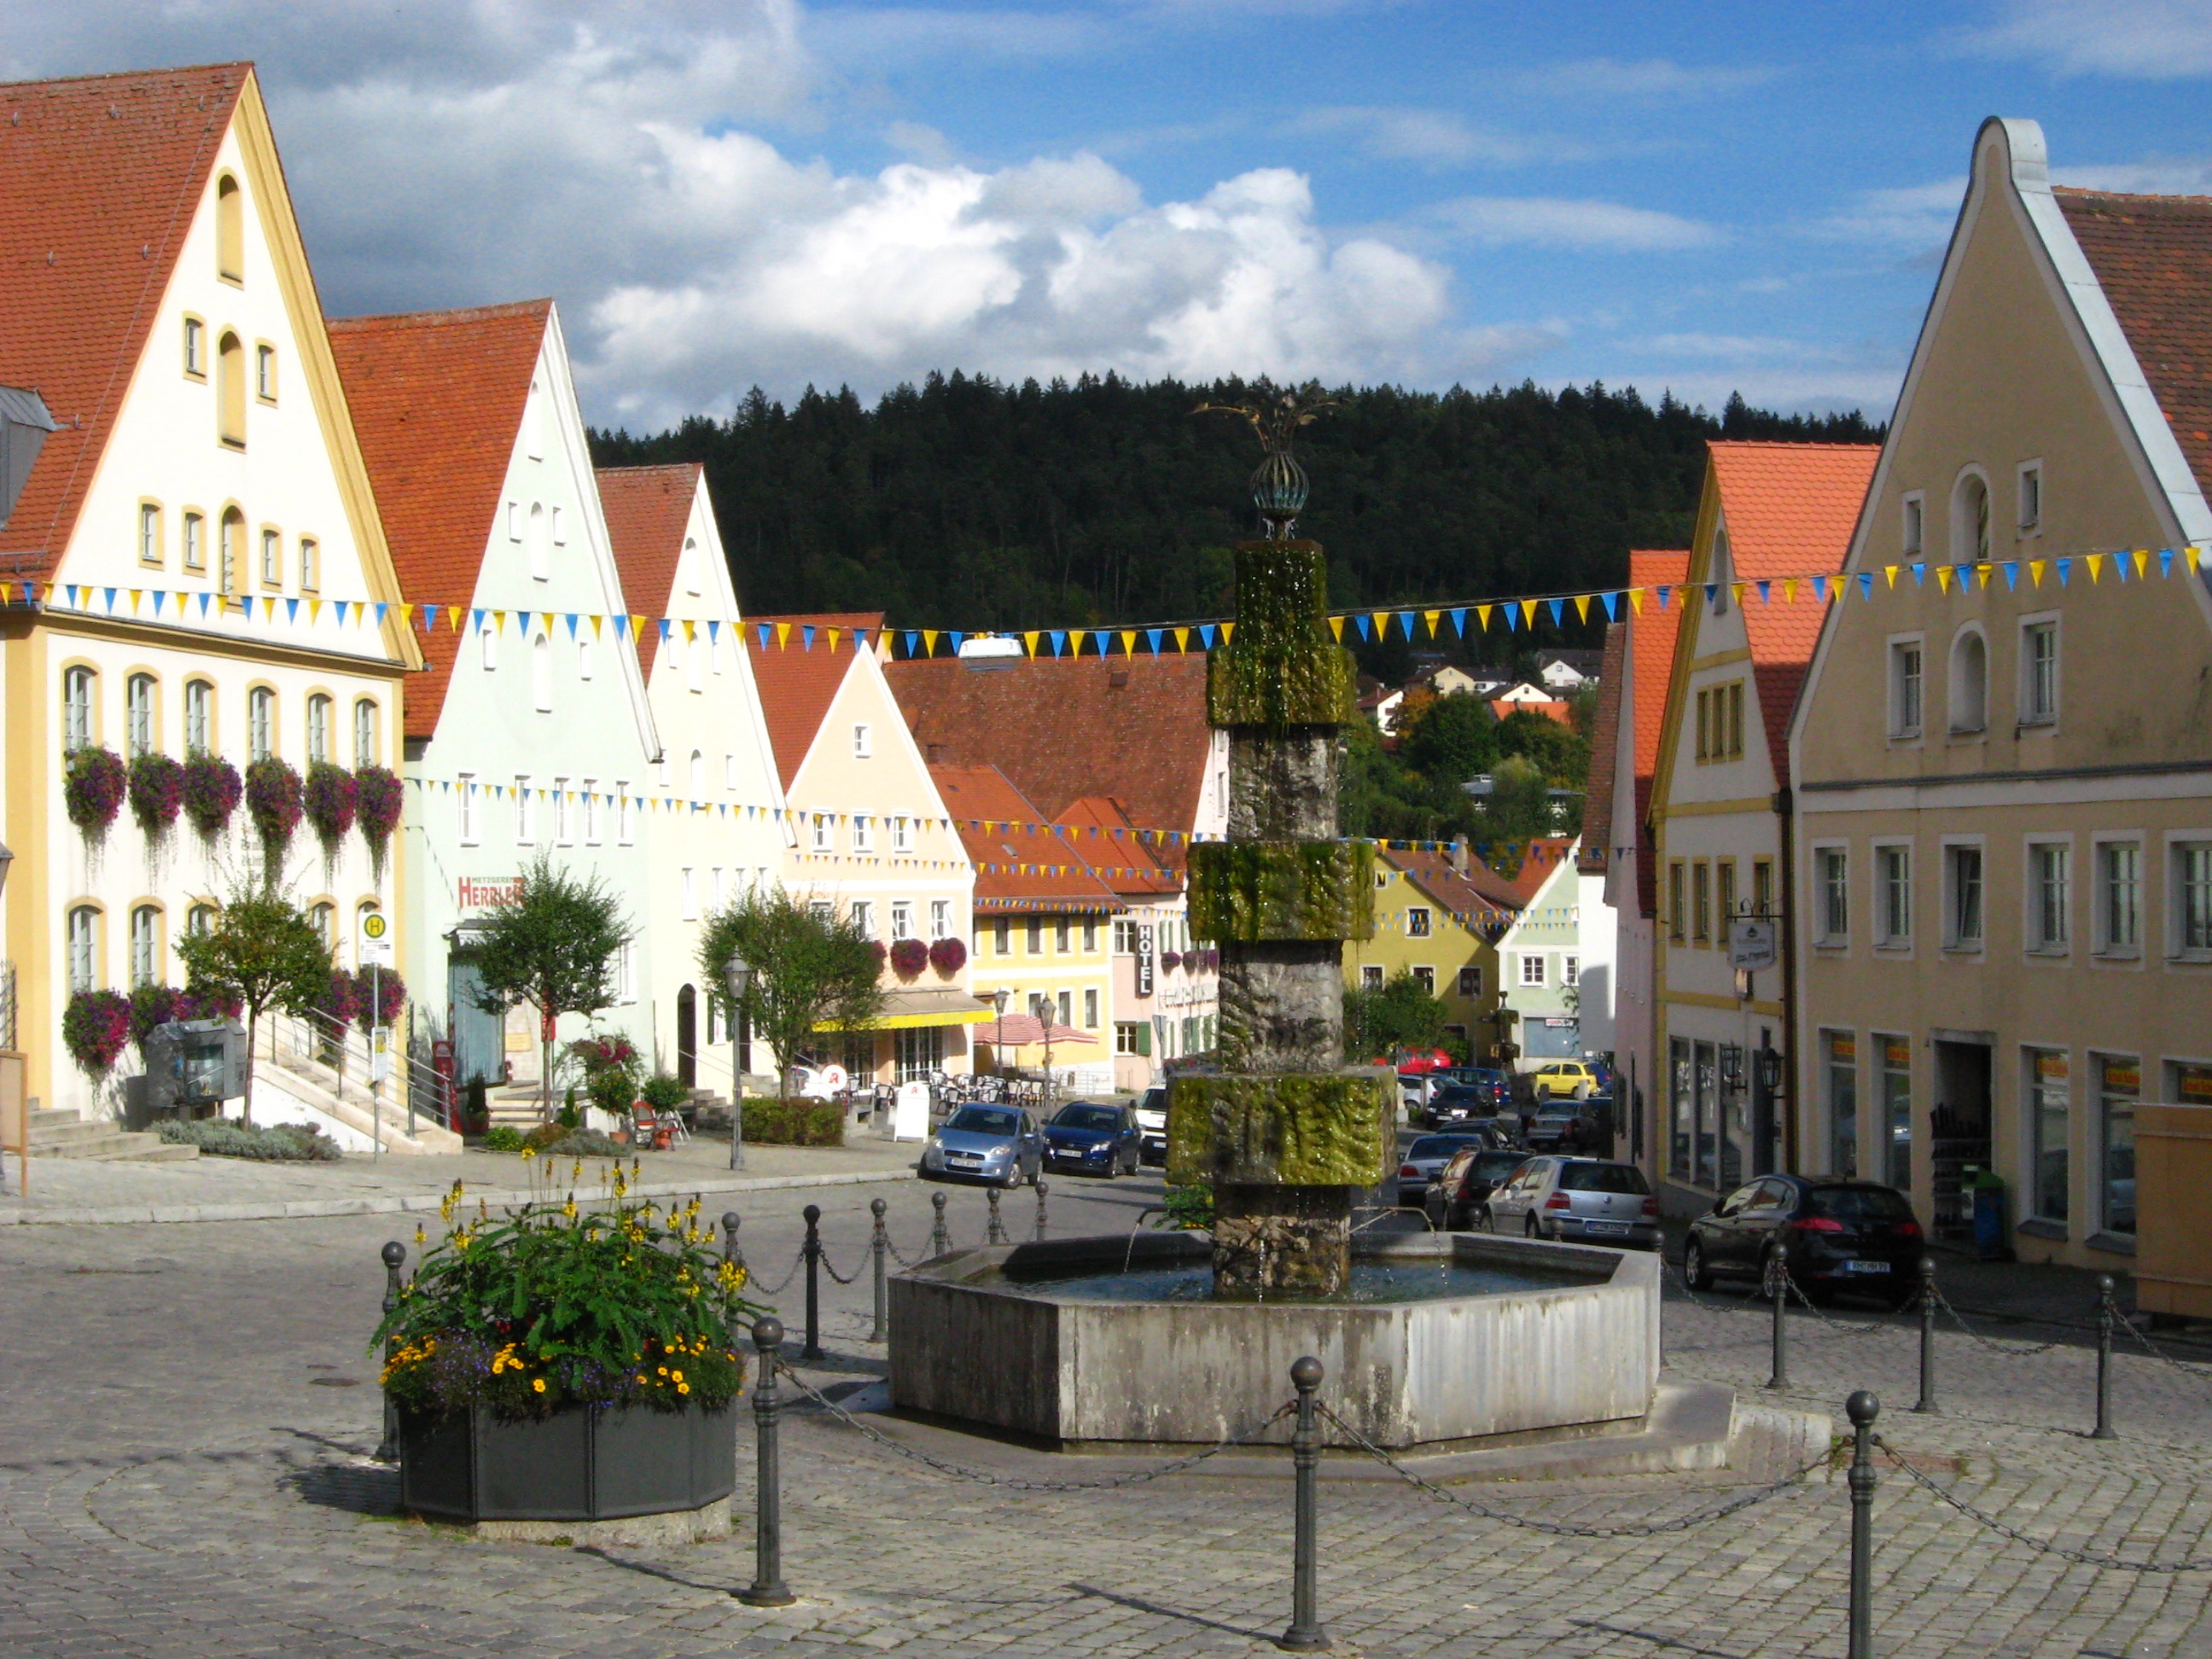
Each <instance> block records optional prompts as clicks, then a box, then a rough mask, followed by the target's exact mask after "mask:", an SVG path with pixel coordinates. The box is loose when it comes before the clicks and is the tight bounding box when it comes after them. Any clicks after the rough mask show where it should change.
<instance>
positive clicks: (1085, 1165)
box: [1044, 1100, 1144, 1181]
mask: <svg viewBox="0 0 2212 1659" xmlns="http://www.w3.org/2000/svg"><path fill="white" fill-rule="evenodd" d="M1143 1156H1144V1137H1143V1133H1142V1132H1141V1131H1140V1130H1139V1128H1138V1127H1137V1115H1136V1113H1135V1112H1133V1110H1131V1109H1129V1108H1128V1107H1127V1106H1101V1105H1097V1104H1096V1103H1092V1102H1091V1101H1087V1100H1077V1101H1071V1102H1070V1103H1068V1104H1066V1105H1065V1106H1063V1107H1061V1108H1060V1110H1058V1111H1057V1112H1055V1113H1054V1114H1053V1117H1052V1121H1050V1122H1049V1123H1048V1124H1046V1125H1045V1126H1044V1157H1045V1162H1046V1163H1047V1164H1050V1165H1051V1166H1052V1167H1053V1168H1054V1169H1055V1170H1080V1171H1082V1172H1083V1173H1084V1174H1085V1175H1095V1176H1105V1177H1106V1178H1107V1179H1108V1180H1109V1181H1110V1180H1111V1179H1113V1177H1114V1176H1117V1175H1134V1174H1136V1173H1137V1165H1138V1164H1139V1161H1140V1160H1141V1159H1142V1158H1143Z"/></svg>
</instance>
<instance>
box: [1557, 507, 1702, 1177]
mask: <svg viewBox="0 0 2212 1659" xmlns="http://www.w3.org/2000/svg"><path fill="white" fill-rule="evenodd" d="M1689 568H1690V556H1689V554H1688V553H1687V552H1668V551H1658V550H1644V549H1638V550H1632V551H1631V552H1630V554H1629V556H1628V580H1629V584H1630V586H1633V587H1636V588H1638V589H1641V590H1642V591H1643V592H1644V601H1643V603H1642V605H1640V606H1637V605H1632V606H1631V607H1629V609H1628V610H1627V611H1626V612H1625V613H1624V614H1623V615H1622V617H1621V618H1620V621H1618V622H1616V623H1613V626H1612V628H1611V629H1608V630H1607V640H1606V665H1607V671H1606V674H1605V683H1604V686H1603V688H1602V690H1601V692H1600V696H1601V702H1600V703H1599V709H1598V725H1597V727H1596V728H1595V732H1594V733H1593V737H1594V738H1597V737H1598V736H1599V735H1600V734H1602V733H1603V732H1604V731H1605V729H1606V727H1605V717H1606V716H1605V711H1606V709H1607V708H1608V707H1610V708H1612V710H1613V727H1612V741H1611V742H1610V743H1609V744H1606V745H1605V748H1606V750H1607V753H1606V754H1599V753H1594V754H1593V755H1592V757H1591V760H1590V778H1589V799H1588V800H1587V802H1586V803H1585V805H1584V807H1583V811H1584V817H1583V848H1582V850H1581V853H1580V854H1578V856H1579V857H1580V859H1581V860H1582V866H1583V873H1585V874H1589V873H1590V866H1591V862H1592V854H1593V846H1592V843H1593V842H1597V841H1600V840H1602V842H1604V846H1603V848H1602V853H1603V857H1602V862H1601V867H1602V869H1603V871H1604V878H1605V884H1604V887H1603V889H1602V890H1601V893H1602V896H1603V898H1604V901H1605V903H1606V904H1607V906H1608V907H1609V908H1611V910H1612V912H1613V920H1614V935H1613V1045H1612V1047H1613V1066H1614V1069H1615V1070H1616V1071H1617V1072H1618V1073H1620V1082H1619V1083H1618V1085H1616V1097H1617V1099H1618V1101H1619V1103H1620V1104H1619V1107H1618V1109H1617V1110H1616V1111H1615V1114H1614V1124H1615V1127H1616V1128H1617V1129H1618V1130H1619V1132H1620V1133H1621V1134H1622V1135H1623V1136H1624V1137H1625V1138H1626V1145H1625V1146H1623V1147H1622V1148H1621V1151H1622V1152H1623V1155H1624V1156H1626V1157H1627V1158H1632V1159H1633V1160H1635V1161H1636V1162H1637V1163H1638V1164H1641V1165H1642V1166H1643V1167H1644V1170H1645V1172H1646V1173H1647V1174H1650V1173H1651V1171H1652V1169H1653V1164H1652V1161H1651V1149H1652V1147H1653V1146H1655V1145H1656V1140H1655V1139H1654V1137H1653V1133H1652V1131H1653V1125H1654V1117H1653V1113H1652V1106H1653V1104H1654V1103H1656V1102H1658V1101H1660V1100H1663V1099H1664V1098H1665V1094H1664V1088H1665V1067H1664V1066H1663V1065H1662V1063H1661V1061H1660V1060H1659V1058H1658V1056H1659V1055H1660V1054H1661V1053H1662V1050H1661V1049H1660V1048H1658V1047H1657V1046H1656V1023H1655V1019H1654V1002H1653V975H1654V972H1655V970H1656V960H1655V957H1654V956H1653V941H1654V938H1655V930H1654V927H1653V921H1654V917H1655V915H1656V910H1657V903H1658V878H1657V874H1656V862H1655V860H1654V855H1653V852H1652V845H1651V832H1650V811H1651V781H1652V775H1653V774H1654V773H1655V772H1656V769H1657V768H1658V764H1659V732H1660V728H1661V726H1662V725H1663V724H1664V722H1665V719H1666V714H1667V687H1668V682H1669V680H1670V679H1671V678H1673V675H1674V627H1675V624H1676V623H1678V622H1679V621H1680V619H1681V615H1682V612H1681V608H1680V605H1678V604H1675V603H1674V590H1675V589H1676V588H1677V587H1679V586H1680V585H1681V582H1682V579H1683V577H1684V576H1685V575H1686V574H1687V572H1688V570H1689ZM1662 587H1664V588H1666V589H1667V590H1668V600H1669V602H1668V604H1667V605H1663V606H1662V605H1660V604H1659V603H1658V601H1657V597H1656V594H1657V590H1658V589H1659V588H1662ZM1607 754H1609V757H1610V764H1609V765H1608V763H1607Z"/></svg>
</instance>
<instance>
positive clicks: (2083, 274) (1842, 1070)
mask: <svg viewBox="0 0 2212 1659" xmlns="http://www.w3.org/2000/svg"><path fill="white" fill-rule="evenodd" d="M2208 312H2212V201H2208V200H2206V199H2205V198H2203V197H2150V196H2122V195H2115V194H2111V193H2108V192H2104V191H2080V190H2069V189H2062V188H2058V187H2057V186H2054V185H2052V184H2051V177H2050V172H2049V167H2048V163H2047V160H2046V156H2045V149H2044V139H2043V134H2042V131H2041V130H2040V129H2039V127H2037V125H2035V124H2034V123H2033V122H2032V121H2008V120H1992V121H1990V122H1987V123H1985V124H1984V125H1983V127H1982V128H1981V130H1980V131H1979V132H1978V134H1977V136H1976V137H1975V140H1974V145H1973V152H1972V171H1971V176H1970V178H1969V180H1968V183H1967V186H1966V197H1965V200H1964V202H1963V203H1962V204H1961V205H1960V211H1959V218H1958V222H1957V225H1956V227H1955V228H1954V230H1953V232H1952V236H1951V241H1950V246H1949V247H1948V250H1947V252H1946V253H1945V256H1944V260H1943V264H1942V271H1941V274H1940V275H1939V276H1937V278H1936V289H1935V294H1934V297H1933V299H1932V300H1931V301H1930V303H1929V308H1928V314H1927V318H1926V320H1925V322H1924V323H1923V325H1922V328H1921V331H1920V337H1919V339H1918V341H1917V344H1916V345H1915V347H1914V349H1913V354H1912V359H1911V366H1910V368H1908V369H1907V371H1906V374H1905V385H1904V389H1903V391H1902V392H1901V393H1900V394H1899V399H1898V404H1897V410H1896V414H1895V416H1894V417H1893V421H1892V422H1891V426H1890V429H1889V435H1888V438H1887V441H1886V442H1885V444H1884V445H1883V447H1882V453H1881V464H1880V465H1879V466H1878V467H1877V468H1876V470H1875V474H1874V477H1873V482H1872V485H1871V488H1870V489H1869V493H1868V496H1867V500H1866V504H1865V508H1864V511H1863V513H1862V514H1861V515H1860V517H1859V520H1858V522H1857V530H1856V532H1855V534H1854V536H1853V538H1852V540H1851V544H1850V558H1849V568H1850V573H1851V574H1850V581H1849V583H1848V585H1847V586H1846V588H1845V594H1846V597H1845V599H1844V602H1843V603H1842V604H1840V605H1838V606H1836V607H1834V608H1833V609H1832V611H1831V613H1830V616H1829V618H1828V623H1827V626H1826V629H1825V630H1824V632H1823V634H1822V636H1821V639H1820V647H1819V649H1818V651H1817V653H1815V655H1814V659H1813V665H1812V669H1811V672H1810V675H1809V677H1808V680H1807V682H1806V685H1805V690H1804V694H1803V696H1802V699H1801V701H1800V703H1799V708H1798V713H1797V717H1796V721H1795V722H1794V724H1793V725H1792V726H1791V728H1790V744H1791V750H1792V763H1793V767H1794V770H1795V773H1796V799H1797V803H1798V811H1797V817H1796V824H1797V833H1796V880H1795V882H1794V883H1793V884H1792V897H1793V901H1794V908H1795V909H1796V913H1797V915H1799V916H1800V917H1802V919H1803V925H1802V927H1800V928H1799V929H1798V930H1797V934H1796V961H1797V964H1798V970H1799V974H1800V976H1801V991H1802V994H1801V997H1800V999H1799V1009H1800V1014H1799V1027H1798V1032H1797V1037H1798V1043H1797V1048H1798V1066H1797V1081H1798V1092H1797V1096H1796V1116H1797V1121H1798V1135H1799V1146H1800V1151H1801V1156H1802V1158H1803V1160H1804V1164H1805V1167H1806V1168H1807V1169H1808V1170H1812V1171H1814V1172H1819V1173H1836V1174H1851V1173H1857V1174H1858V1175H1861V1176H1871V1177H1875V1178H1877V1179H1893V1180H1896V1181H1897V1182H1899V1184H1904V1185H1908V1186H1909V1188H1910V1190H1911V1194H1912V1197H1913V1201H1914V1203H1915V1205H1916V1206H1917V1207H1918V1208H1919V1210H1920V1212H1921V1214H1922V1217H1923V1220H1925V1221H1928V1222H1929V1223H1930V1224H1932V1226H1933V1229H1934V1231H1936V1233H1937V1234H1938V1235H1939V1236H1950V1237H1959V1236H1960V1235H1961V1234H1962V1233H1963V1232H1964V1231H1965V1230H1966V1228H1967V1227H1968V1226H1969V1225H1970V1215H1969V1212H1968V1198H1967V1193H1966V1186H1967V1183H1968V1182H1969V1181H1970V1179H1971V1178H1972V1175H1973V1172H1977V1171H1988V1172H1990V1173H1994V1174H1995V1175H1996V1176H1999V1177H2000V1178H2002V1180H2003V1182H2005V1185H2006V1188H2007V1193H2008V1199H2009V1204H2010V1228H2009V1232H2010V1237H2009V1240H2008V1243H2010V1245H2011V1247H2012V1248H2013V1249H2015V1251H2017V1252H2018V1253H2019V1255H2021V1256H2022V1257H2024V1258H2028V1259H2032V1260H2049V1261H2064V1262H2070V1263H2074V1264H2076V1265H2080V1266H2084V1267H2099V1268H2102V1269H2105V1270H2106V1271H2110V1272H2121V1271H2125V1270H2129V1269H2130V1268H2132V1270H2133V1271H2134V1273H2136V1306H2137V1307H2139V1308H2142V1309H2145V1310H2156V1311H2161V1312H2188V1313H2191V1314H2193V1315H2195V1316H2198V1317H2203V1316H2207V1315H2212V1292H2208V1290H2207V1286H2208V1285H2212V1229H2208V1228H2207V1226H2206V1225H2205V1222H2204V1219H2203V1206H2202V1204H2201V1202H2199V1201H2197V1197H2196V1194H2195V1192H2194V1188H2193V1186H2192V1187H2189V1188H2185V1190H2184V1193H2183V1194H2182V1196H2181V1203H2180V1206H2179V1208H2176V1207H2172V1206H2169V1207H2166V1208H2164V1209H2162V1210H2159V1209H2154V1208H2153V1207H2151V1206H2150V1205H2149V1204H2148V1201H2146V1202H2145V1204H2144V1206H2143V1207H2142V1208H2140V1209H2139V1207H2138V1199H2139V1188H2138V1180H2139V1177H2141V1179H2142V1186H2141V1189H2140V1193H2141V1194H2145V1195H2147V1194H2151V1193H2153V1192H2154V1191H2155V1190H2159V1189H2160V1188H2159V1185H2158V1183H2159V1182H2160V1180H2162V1179H2164V1177H2165V1175H2166V1171H2167V1170H2170V1169H2171V1168H2172V1167H2173V1166H2172V1163H2171V1160H2172V1159H2174V1158H2179V1157H2181V1156H2183V1155H2185V1154H2186V1152H2188V1150H2189V1143H2188V1142H2187V1141H2186V1140H2185V1139H2179V1138H2172V1137H2177V1136H2182V1135H2186V1134H2190V1133H2194V1134H2199V1135H2201V1134H2202V1133H2203V1129H2202V1128H2201V1127H2194V1128H2192V1127H2188V1122H2185V1120H2187V1121H2194V1122H2196V1123H2201V1122H2202V1121H2203V1113H2202V1108H2203V1106H2204V1105H2205V1104H2207V1103H2212V719H2208V718H2207V712H2206V702H2205V698H2206V690H2205V688H2206V686H2207V684H2212V592H2208V589H2207V580H2208V576H2212V568H2208V563H2207V561H2206V560H2205V559H2204V558H2203V557H2202V556H2201V555H2200V550H2201V549H2202V548H2203V547H2204V546H2206V545H2207V544H2212V505H2208V502H2207V499H2206V490H2207V487H2208V485H2212V418H2208V411H2212V367H2208V365H2212V354H2208V352H2207V350H2206V349H2205V348H2206V342H2207V338H2208V337H2207V333H2206V327H2205V321H2204V319H2205V318H2206V316H2207V314H2208ZM2166 1190H2171V1188H2166Z"/></svg>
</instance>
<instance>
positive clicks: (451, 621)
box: [446, 605, 468, 634]
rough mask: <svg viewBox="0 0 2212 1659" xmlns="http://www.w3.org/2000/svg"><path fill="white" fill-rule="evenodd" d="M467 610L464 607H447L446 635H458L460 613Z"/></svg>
mask: <svg viewBox="0 0 2212 1659" xmlns="http://www.w3.org/2000/svg"><path fill="white" fill-rule="evenodd" d="M467 608H468V607H467V606H465V605H447V607H446V631H447V633H449V634H458V633H459V632H460V631H461V612H462V611H465V610H466V609H467Z"/></svg>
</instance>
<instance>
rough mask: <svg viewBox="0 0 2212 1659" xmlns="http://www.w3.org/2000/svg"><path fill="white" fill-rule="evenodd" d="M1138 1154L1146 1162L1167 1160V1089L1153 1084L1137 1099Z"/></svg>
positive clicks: (1163, 1161)
mask: <svg viewBox="0 0 2212 1659" xmlns="http://www.w3.org/2000/svg"><path fill="white" fill-rule="evenodd" d="M1137 1133H1138V1135H1139V1140H1138V1155H1139V1158H1142V1159H1143V1161H1144V1162H1146V1163H1147V1164H1164V1163H1166V1162H1167V1161H1168V1091H1167V1089H1166V1087H1165V1086H1164V1085H1158V1084H1155V1085H1153V1086H1152V1088H1149V1089H1147V1090H1146V1091H1145V1092H1144V1094H1143V1095H1142V1096H1141V1097H1139V1099H1138V1101H1137Z"/></svg>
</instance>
